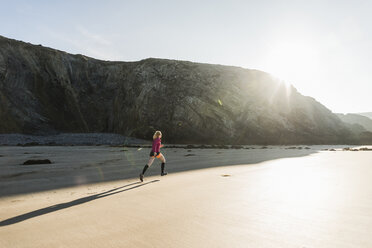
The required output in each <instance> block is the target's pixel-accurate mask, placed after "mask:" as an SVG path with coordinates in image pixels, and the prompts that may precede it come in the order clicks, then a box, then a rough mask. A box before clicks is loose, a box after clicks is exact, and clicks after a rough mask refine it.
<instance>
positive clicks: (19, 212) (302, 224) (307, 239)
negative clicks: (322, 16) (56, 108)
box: [0, 147, 372, 248]
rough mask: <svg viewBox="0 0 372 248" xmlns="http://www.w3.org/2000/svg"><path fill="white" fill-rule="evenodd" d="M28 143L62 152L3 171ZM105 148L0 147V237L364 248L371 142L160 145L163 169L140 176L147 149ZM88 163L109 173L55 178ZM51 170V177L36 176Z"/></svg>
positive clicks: (37, 242) (58, 243)
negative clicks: (349, 145)
mask: <svg viewBox="0 0 372 248" xmlns="http://www.w3.org/2000/svg"><path fill="white" fill-rule="evenodd" d="M5 149H7V152H5ZM18 149H19V150H18ZM38 149H44V150H43V151H42V152H43V154H42V156H45V155H48V156H49V158H50V159H51V160H53V161H59V159H62V158H64V160H63V161H66V162H61V163H59V162H58V163H59V164H58V163H57V162H55V164H53V166H54V167H53V166H51V167H53V170H52V169H50V170H49V169H46V168H45V166H46V165H44V167H43V166H42V165H38V166H39V168H36V166H33V167H31V168H30V169H31V170H36V169H39V170H40V172H39V171H37V172H35V173H32V174H24V175H20V176H15V177H14V178H13V179H12V180H9V178H5V177H4V175H5V172H4V171H6V173H20V172H17V171H16V170H13V169H11V168H12V166H13V167H15V166H16V165H18V164H19V163H20V162H22V161H23V160H24V159H25V158H26V156H24V155H30V154H24V153H25V152H28V153H30V152H34V154H33V155H32V156H35V157H37V155H35V154H36V152H37V151H39V152H40V150H38ZM59 149H61V150H59ZM63 149H67V150H63ZM68 149H71V150H74V151H70V155H71V154H72V156H70V157H68V156H67V155H66V151H69V150H68ZM95 149H96V150H95ZM116 149H122V148H108V147H98V148H97V147H91V148H88V147H74V148H65V147H63V148H62V147H59V148H58V147H52V148H42V147H29V148H19V147H8V148H1V149H0V151H1V153H0V154H1V155H4V157H0V159H1V160H0V162H4V161H7V163H8V165H7V166H4V164H3V163H2V165H1V167H2V171H1V173H2V174H1V175H2V176H3V178H2V179H1V188H2V191H1V192H2V197H1V198H0V210H1V211H0V247H309V248H310V247H317V248H318V247H332V248H333V247H372V239H371V238H370V233H371V232H372V197H371V196H372V187H371V180H370V178H372V167H371V162H370V161H372V152H351V151H344V152H343V151H337V152H330V151H319V150H320V149H319V147H317V148H314V147H312V149H310V150H306V151H305V150H301V151H300V150H285V149H284V148H275V147H273V148H271V149H255V150H192V151H190V152H188V151H187V150H183V149H170V150H167V151H166V153H167V155H168V156H167V159H168V161H169V171H170V172H172V173H171V174H169V175H168V176H166V177H160V176H157V175H153V176H149V177H146V178H145V182H144V183H139V182H138V180H137V179H136V178H134V179H131V178H129V177H130V175H137V174H138V169H139V168H140V167H142V166H143V163H144V162H145V161H144V160H145V158H146V156H144V157H143V156H142V155H141V154H139V153H136V152H135V150H133V151H132V152H131V153H132V155H133V156H132V157H133V158H131V159H129V158H126V159H123V158H120V156H123V152H119V151H116ZM129 150H130V149H129ZM139 152H142V151H139ZM143 152H144V154H147V151H146V150H145V151H143ZM218 152H222V153H218ZM124 153H125V152H124ZM12 154H13V155H14V154H15V155H16V156H12ZM22 154H23V155H22ZM77 154H80V156H77ZM119 154H120V155H119ZM128 154H129V153H128ZM187 154H195V155H194V156H185V155H187ZM214 154H215V156H214ZM88 155H89V157H87V156H88ZM100 155H101V156H100ZM102 156H103V157H102ZM5 159H6V160H5ZM74 159H75V160H76V163H73V164H70V165H69V163H71V161H72V160H74ZM110 159H111V160H110ZM115 159H117V160H115ZM188 159H189V160H188ZM109 160H110V161H111V162H107V161H109ZM87 161H95V162H94V163H103V164H102V166H101V170H102V171H101V172H102V175H101V176H102V179H104V178H105V176H106V174H105V173H107V175H108V177H111V178H110V180H111V181H104V182H100V183H98V181H97V182H96V183H89V184H84V185H75V186H72V184H71V183H70V184H66V185H64V184H61V183H59V182H60V181H61V180H62V179H63V178H66V180H67V181H69V180H70V181H71V182H72V181H73V180H72V178H74V177H73V176H72V175H71V174H74V173H76V171H80V170H82V171H81V172H82V173H81V174H80V173H78V174H79V176H80V177H81V176H82V175H83V174H86V175H87V176H86V178H85V181H84V180H82V181H81V182H93V181H94V180H95V178H94V177H93V175H94V173H93V171H94V170H93V169H92V168H90V167H83V168H81V166H82V165H84V164H86V163H88V162H87ZM104 161H106V162H104ZM125 161H132V163H133V165H131V166H129V165H127V164H126V163H127V162H125ZM119 162H120V163H121V165H125V166H124V167H125V168H124V169H123V168H121V167H120V166H119V164H118V163H119ZM229 162H231V163H229ZM64 163H65V164H64ZM128 163H129V162H128ZM56 164H57V165H58V166H57V165H56ZM129 164H130V163H129ZM230 164H231V165H235V166H228V165H230ZM105 166H107V167H108V168H111V169H108V168H107V169H106V168H104V167H105ZM172 166H173V168H172ZM197 166H200V168H202V169H198V170H196V168H197ZM3 168H5V169H3ZM42 168H43V169H42ZM68 168H70V170H68ZM74 168H79V169H74ZM119 168H121V169H119ZM189 169H192V170H189ZM23 170H24V169H23ZM43 170H44V171H43ZM150 170H151V173H158V170H159V167H158V166H157V167H154V168H151V169H150ZM177 171H179V172H180V173H176V172H177ZM83 172H84V173H83ZM125 173H127V174H128V175H129V176H128V177H126V174H125ZM131 173H132V174H131ZM113 174H119V175H118V176H117V178H116V177H114V176H112V175H113ZM7 175H8V174H7ZM52 175H54V177H52V179H53V178H54V179H55V181H56V182H57V183H53V182H49V183H46V182H44V180H45V179H47V178H45V177H48V176H52ZM120 177H123V178H124V179H120ZM22 178H23V179H22ZM54 179H53V180H54ZM12 182H13V183H12ZM75 183H79V181H78V180H77V181H75ZM19 184H23V187H30V188H31V190H29V192H32V193H28V194H21V193H22V190H20V188H21V186H20V185H19ZM33 184H36V185H37V184H40V185H42V186H40V185H39V186H32V185H33ZM66 186H71V187H66ZM4 187H6V188H7V189H8V190H9V192H10V193H9V192H8V193H7V190H4ZM10 187H15V189H16V190H13V191H12V190H10ZM41 190H44V191H41Z"/></svg>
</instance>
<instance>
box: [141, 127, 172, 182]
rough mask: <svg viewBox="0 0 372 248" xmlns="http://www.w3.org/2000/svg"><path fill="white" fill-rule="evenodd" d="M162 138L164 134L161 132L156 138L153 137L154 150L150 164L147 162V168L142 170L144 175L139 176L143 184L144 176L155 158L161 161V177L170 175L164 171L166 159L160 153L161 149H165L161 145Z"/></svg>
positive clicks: (157, 132) (152, 150)
mask: <svg viewBox="0 0 372 248" xmlns="http://www.w3.org/2000/svg"><path fill="white" fill-rule="evenodd" d="M161 136H162V134H161V132H160V131H156V132H155V134H154V136H153V141H152V149H151V152H150V159H149V162H147V164H146V165H145V167H144V168H143V170H142V173H141V174H140V176H139V177H140V180H141V182H143V176H144V174H145V172H146V170H147V169H148V168H149V167H150V166H151V165H152V163H153V162H154V160H155V158H158V159H160V161H161V174H160V175H161V176H165V175H167V174H168V173H167V172H165V171H164V168H165V158H164V156H163V154H161V153H160V148H161V147H163V145H162V144H161Z"/></svg>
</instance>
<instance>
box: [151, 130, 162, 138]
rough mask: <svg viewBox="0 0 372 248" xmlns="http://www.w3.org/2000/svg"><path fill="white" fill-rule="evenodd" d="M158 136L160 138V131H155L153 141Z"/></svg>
mask: <svg viewBox="0 0 372 248" xmlns="http://www.w3.org/2000/svg"><path fill="white" fill-rule="evenodd" d="M159 136H162V134H161V132H160V131H156V132H155V133H154V136H152V138H153V139H156V138H159Z"/></svg>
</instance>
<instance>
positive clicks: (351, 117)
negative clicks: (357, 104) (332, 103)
mask: <svg viewBox="0 0 372 248" xmlns="http://www.w3.org/2000/svg"><path fill="white" fill-rule="evenodd" d="M337 116H338V117H339V118H340V119H341V120H342V121H343V122H346V123H349V124H352V125H355V124H357V125H361V126H362V127H363V128H364V129H365V130H366V131H369V132H372V119H370V118H368V117H366V116H362V115H359V114H346V115H344V114H337Z"/></svg>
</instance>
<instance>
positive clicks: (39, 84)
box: [0, 36, 365, 144]
mask: <svg viewBox="0 0 372 248" xmlns="http://www.w3.org/2000/svg"><path fill="white" fill-rule="evenodd" d="M0 118H1V122H0V133H24V134H54V133H59V132H79V133H82V132H86V133H89V132H91V133H93V132H94V133H96V132H109V133H118V134H122V135H125V136H132V137H137V138H145V139H146V138H147V139H148V138H151V136H152V133H153V131H154V130H155V129H159V130H162V131H163V133H164V137H163V140H164V141H165V142H168V143H209V144H218V143H221V144H291V143H292V144H295V143H297V144H299V143H301V144H326V143H328V144H336V143H357V142H358V140H357V136H358V135H359V134H356V133H355V132H353V131H352V130H351V129H350V127H349V126H348V125H347V124H345V123H343V122H342V121H340V119H339V118H338V117H337V116H336V115H335V114H333V113H332V112H331V111H330V110H328V109H327V108H326V107H324V106H323V105H322V104H320V103H318V102H317V101H316V100H315V99H313V98H311V97H306V96H303V95H301V94H300V93H299V92H297V90H296V89H295V88H294V87H292V86H290V87H287V86H286V85H285V84H284V83H282V82H280V81H279V80H277V79H275V78H273V77H272V76H270V75H269V74H268V73H265V72H262V71H258V70H249V69H243V68H239V67H232V66H222V65H210V64H201V63H192V62H186V61H175V60H165V59H145V60H142V61H138V62H110V61H101V60H96V59H93V58H89V57H86V56H83V55H71V54H68V53H66V52H63V51H58V50H54V49H50V48H46V47H42V46H36V45H32V44H29V43H24V42H21V41H15V40H11V39H7V38H4V37H1V36H0ZM364 131H365V130H364Z"/></svg>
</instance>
